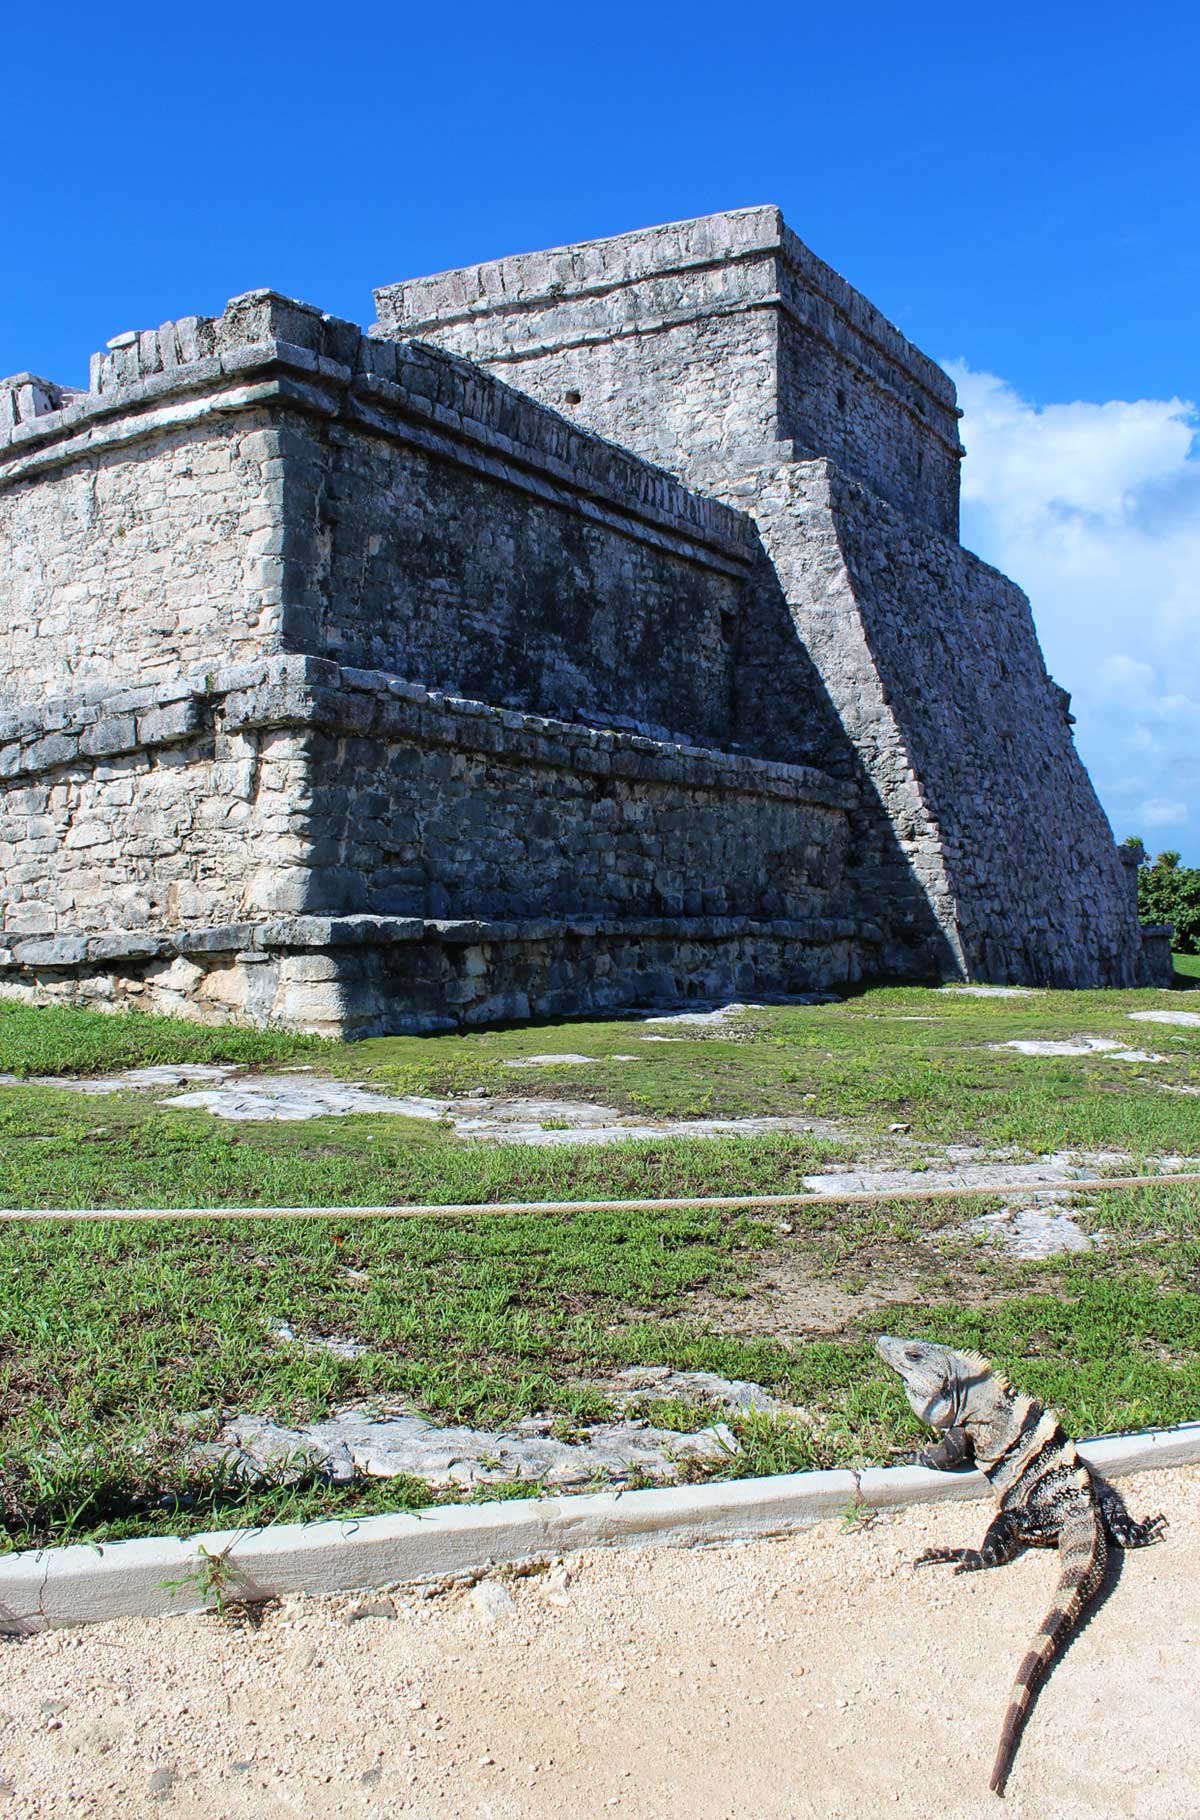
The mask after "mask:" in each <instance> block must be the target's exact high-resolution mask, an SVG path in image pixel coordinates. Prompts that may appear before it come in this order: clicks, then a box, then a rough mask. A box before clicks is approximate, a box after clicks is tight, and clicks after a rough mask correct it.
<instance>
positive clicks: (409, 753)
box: [309, 714, 847, 920]
mask: <svg viewBox="0 0 1200 1820" xmlns="http://www.w3.org/2000/svg"><path fill="white" fill-rule="evenodd" d="M462 731H463V735H464V738H463V741H462V743H456V744H455V745H453V746H449V747H445V746H437V745H426V744H419V743H417V742H416V741H415V740H413V739H412V738H409V739H392V740H390V741H387V742H383V741H380V740H378V739H370V738H357V737H351V738H338V737H336V736H333V735H327V736H324V737H321V738H317V739H314V740H313V741H312V743H311V745H310V747H309V759H310V764H311V777H312V779H313V796H314V811H315V815H314V819H319V822H320V824H321V825H322V826H323V827H324V828H325V829H326V830H327V834H326V837H325V839H324V840H323V841H322V842H321V843H320V846H319V848H318V850H317V855H318V857H319V861H320V872H321V884H322V887H323V888H327V885H328V880H329V878H330V875H331V871H332V874H333V876H336V877H338V878H340V879H342V880H344V881H345V884H346V887H347V891H348V892H349V893H352V901H351V902H348V903H347V905H346V907H347V908H354V909H362V910H371V911H379V912H384V913H388V914H392V915H404V916H414V915H415V916H433V917H444V916H450V915H454V916H480V917H488V916H492V917H523V916H525V917H527V916H540V917H547V916H549V917H556V916H579V915H599V916H618V917H644V916H666V917H672V916H673V917H685V916H693V917H696V916H718V917H725V916H743V917H760V918H767V919H775V918H784V919H789V920H794V919H797V918H801V917H808V916H821V915H829V914H835V915H836V914H839V913H842V912H843V911H844V897H843V894H842V887H843V874H844V866H845V853H846V842H847V818H846V813H845V798H844V797H841V796H839V793H838V791H837V790H836V788H831V787H829V786H828V785H827V784H825V783H824V782H823V781H822V782H820V783H817V782H815V780H812V779H811V778H810V779H809V780H807V781H806V780H804V778H803V776H800V777H797V776H796V775H795V773H794V772H793V773H792V774H791V775H789V768H788V767H783V766H777V767H770V766H760V767H752V766H750V765H746V766H745V767H739V766H737V765H736V763H735V764H732V765H727V764H722V763H720V762H719V761H717V760H715V759H713V758H712V757H711V756H710V755H701V754H696V755H695V756H694V757H693V758H690V759H688V758H683V757H676V756H674V755H672V754H671V753H670V752H669V751H660V752H658V753H654V754H645V753H643V754H635V753H625V754H621V753H619V752H618V753H616V754H613V753H612V752H611V751H608V750H606V749H605V748H604V747H603V746H601V747H595V746H590V745H586V744H584V742H583V741H582V740H581V739H580V738H579V736H578V734H577V733H576V732H575V731H574V730H571V729H567V728H565V727H563V728H559V729H557V730H556V731H555V732H553V733H547V734H546V735H538V736H531V735H529V734H525V735H523V736H514V734H513V733H512V732H511V731H510V730H505V729H503V726H502V724H500V725H497V723H496V722H495V721H492V720H491V719H490V717H488V716H486V715H483V714H480V715H478V717H477V720H476V726H475V728H466V727H464V728H463V730H462ZM472 732H476V733H483V734H484V735H486V737H485V738H483V739H480V740H479V743H478V746H476V747H475V748H474V749H472V745H471V744H470V743H467V741H468V740H469V736H470V734H471V733H472ZM489 746H490V747H491V748H492V749H491V750H488V749H486V748H487V747H489ZM481 748H483V749H481ZM614 758H615V763H614ZM598 759H599V760H602V761H603V762H601V763H599V764H597V760H598ZM814 795H816V796H824V798H825V800H823V801H821V800H812V798H813V796H814Z"/></svg>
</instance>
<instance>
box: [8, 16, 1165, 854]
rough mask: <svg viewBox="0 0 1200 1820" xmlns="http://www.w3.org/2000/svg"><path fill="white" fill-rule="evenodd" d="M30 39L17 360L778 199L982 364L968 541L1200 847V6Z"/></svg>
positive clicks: (1123, 806)
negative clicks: (240, 302)
mask: <svg viewBox="0 0 1200 1820" xmlns="http://www.w3.org/2000/svg"><path fill="white" fill-rule="evenodd" d="M3 42H4V50H5V63H6V67H7V69H8V71H9V80H8V82H7V83H6V96H5V122H6V128H7V131H6V134H5V141H6V150H7V173H8V179H7V186H6V187H7V195H8V201H9V208H8V210H7V212H6V213H7V223H6V227H5V230H4V233H3V236H2V237H0V244H2V245H3V252H0V261H2V263H3V273H2V277H3V282H2V283H0V372H11V371H18V370H22V369H32V370H33V371H36V372H41V373H44V374H46V375H48V376H49V377H51V378H56V379H60V380H64V381H68V382H73V383H80V382H81V381H83V380H84V379H85V376H86V371H87V356H88V354H89V352H90V351H91V350H92V349H93V348H96V347H99V346H101V345H102V344H103V342H104V341H105V340H106V339H107V338H108V337H109V336H110V335H112V334H114V333H116V332H117V331H118V330H120V329H125V328H130V327H143V326H147V325H150V324H154V323H157V322H160V321H162V320H164V319H165V318H167V317H171V316H176V315H180V314H187V313H194V312H208V311H215V310H219V309H220V308H221V306H222V304H223V303H224V301H225V299H226V298H227V297H229V296H232V295H234V294H236V293H237V292H239V291H243V290H246V289H249V288H250V287H251V286H254V285H260V284H271V285H274V286H276V287H277V288H278V289H281V290H284V291H287V292H290V293H291V294H293V295H296V296H300V297H304V298H307V299H308V300H310V301H312V302H315V303H319V304H321V305H322V306H323V307H325V308H326V309H329V310H332V311H335V312H336V313H338V314H340V315H345V316H350V317H353V318H355V319H357V320H360V321H369V320H370V316H371V300H370V292H371V289H372V287H373V286H374V285H376V284H379V283H384V282H387V281H389V280H394V279H398V278H401V277H405V276H407V275H410V274H413V273H417V272H425V271H435V270H438V269H441V268H443V267H446V266H450V265H455V264H461V263H465V262H470V261H473V260H477V259H482V258H486V257H489V256H490V255H493V254H500V253H506V252H512V251H517V250H521V249H524V248H530V247H536V246H544V245H553V244H556V243H560V242H563V241H567V240H578V239H586V238H590V237H592V236H594V235H598V234H609V233H617V232H620V231H622V230H623V229H626V228H632V227H638V226H642V225H645V224H647V223H649V222H654V221H664V220H673V219H678V218H680V217H683V216H687V215H694V214H702V213H705V212H707V211H709V210H712V209H718V208H730V207H736V206H740V205H743V204H748V203H753V202H761V201H774V202H778V203H779V204H780V205H781V206H782V207H783V209H784V212H785V214H786V215H787V218H788V220H789V222H790V224H791V225H792V227H794V228H795V230H796V231H797V233H799V234H800V236H801V238H802V239H804V240H806V241H808V243H809V244H810V245H811V246H812V247H813V248H814V249H815V251H817V252H818V253H819V254H820V255H821V256H822V257H823V258H825V259H827V260H829V261H830V262H831V263H832V264H833V265H835V266H837V267H838V269H839V270H841V271H842V272H844V273H845V275H846V276H847V277H848V278H849V279H850V280H851V282H852V283H854V284H855V285H857V286H858V287H859V288H860V289H862V290H863V291H865V292H866V293H867V295H868V296H869V297H871V298H872V300H873V301H874V302H875V303H877V304H878V305H879V306H880V307H881V308H882V309H883V310H885V311H886V313H887V314H888V315H889V316H891V317H892V318H893V320H895V321H896V322H898V323H899V324H900V326H901V327H902V328H903V329H904V331H905V332H906V333H907V334H908V335H909V336H910V337H911V338H912V339H913V340H914V341H916V342H917V343H918V344H919V345H920V346H922V347H923V348H925V349H926V351H927V352H929V353H930V354H932V355H934V357H935V358H938V359H941V360H944V361H946V362H948V363H955V364H954V366H953V370H954V371H955V374H956V377H957V378H958V379H959V383H960V386H961V388H962V394H963V402H964V406H965V408H966V412H967V415H966V418H965V420H964V440H965V441H966V443H967V447H968V451H969V454H968V462H967V469H966V474H965V476H964V479H965V483H966V486H965V510H964V541H966V542H968V543H969V544H971V546H972V547H973V548H976V549H978V550H979V551H980V553H981V554H983V555H985V556H987V557H988V558H989V560H992V561H995V562H997V563H998V564H999V565H1000V566H1002V567H1004V568H1005V569H1007V570H1008V572H1009V573H1011V574H1012V575H1013V576H1014V577H1015V578H1016V579H1017V580H1018V581H1019V582H1021V583H1022V585H1024V586H1026V587H1028V588H1029V590H1030V592H1031V594H1032V596H1033V600H1034V608H1035V612H1036V615H1037V619H1038V625H1039V630H1040V632H1041V635H1042V639H1043V643H1044V646H1045V648H1046V653H1047V657H1048V660H1049V662H1050V665H1051V668H1052V669H1053V670H1054V671H1055V673H1056V675H1057V676H1058V677H1059V679H1060V680H1061V681H1062V682H1063V683H1064V684H1065V685H1066V686H1067V687H1068V688H1070V689H1072V690H1073V691H1074V693H1075V696H1076V703H1077V711H1078V713H1079V727H1078V739H1079V744H1080V749H1081V751H1082V752H1083V755H1084V757H1085V759H1086V761H1087V762H1088V764H1089V766H1090V767H1091V769H1092V771H1093V775H1094V776H1095V778H1096V781H1097V784H1098V786H1099V788H1100V791H1101V795H1102V798H1103V800H1104V802H1105V806H1106V807H1107V808H1108V810H1109V813H1110V816H1111V818H1112V819H1113V822H1114V826H1115V828H1116V832H1117V834H1118V836H1121V835H1123V834H1124V833H1126V832H1129V831H1131V830H1136V831H1140V832H1143V833H1144V834H1145V837H1146V839H1147V841H1148V843H1150V844H1151V845H1153V846H1156V847H1157V846H1165V845H1171V846H1176V847H1180V848H1182V849H1183V850H1184V852H1185V855H1186V856H1187V857H1189V858H1191V859H1192V860H1193V861H1194V862H1196V863H1200V754H1198V748H1200V598H1198V590H1200V582H1197V580H1196V579H1194V578H1195V577H1197V576H1200V484H1198V476H1200V461H1198V460H1197V457H1196V453H1195V443H1194V431H1195V428H1196V422H1195V416H1194V413H1192V412H1190V410H1189V401H1194V400H1197V399H1200V338H1198V337H1197V336H1196V333H1195V326H1196V297H1197V293H1198V291H1200V234H1198V231H1197V229H1198V213H1200V211H1198V208H1197V194H1198V185H1197V180H1196V171H1197V169H1198V168H1200V127H1198V124H1197V121H1198V114H1197V107H1196V77H1197V71H1198V69H1200V9H1197V8H1196V7H1195V6H1194V5H1187V6H1185V5H1184V4H1177V3H1175V0H1168V3H1167V4H1159V5H1154V4H1151V5H1150V6H1148V7H1146V8H1143V9H1141V11H1140V12H1139V13H1135V11H1134V10H1133V9H1130V8H1129V7H1128V6H1127V5H1121V6H1116V5H1111V4H1108V3H1106V0H1094V3H1093V4H1089V5H1087V6H1084V5H1077V4H1063V5H1055V4H1053V3H1051V4H1045V3H1043V4H1042V5H1039V6H1037V7H1023V6H1020V5H1015V6H1009V7H1006V8H1004V9H1003V10H1002V9H999V8H993V7H984V8H978V7H977V8H968V7H963V6H962V5H961V4H956V5H955V6H953V7H951V6H949V5H922V6H918V7H916V8H912V7H910V8H902V7H897V6H896V5H895V4H894V3H893V4H889V5H886V6H883V5H876V4H873V3H871V0H867V3H865V4H860V5H857V6H855V7H853V8H846V9H829V8H804V7H799V6H797V5H795V3H794V0H792V3H791V4H788V5H774V4H767V5H759V6H757V7H754V6H751V7H743V8H740V9H739V8H734V7H730V6H728V5H723V6H720V7H717V6H714V5H709V4H704V3H699V4H697V3H693V4H689V5H682V4H675V3H674V0H670V3H668V4H661V3H660V4H655V3H654V0H649V3H646V0H643V4H641V5H638V6H634V5H631V4H628V3H627V0H610V3H609V4H606V5H605V6H603V7H599V6H594V5H591V4H588V3H587V0H584V3H583V4H581V5H577V6H576V7H574V8H570V7H567V6H563V5H561V4H555V5H544V4H535V5H525V6H520V5H518V6H509V7H503V8H502V7H499V6H494V5H493V6H482V5H477V4H473V3H471V0H465V3H460V4H459V5H457V6H455V7H454V8H447V9H445V10H444V11H442V12H438V10H437V9H434V8H428V7H422V8H420V9H415V8H413V9H410V8H406V7H403V6H401V7H398V8H392V9H389V10H387V11H386V12H383V13H380V12H378V11H356V12H355V13H353V14H345V15H338V14H336V13H335V12H333V11H332V10H331V9H330V8H329V7H328V6H327V5H325V6H322V7H320V8H317V7H316V6H313V5H310V4H308V0H294V3H293V4H292V5H291V6H290V7H289V8H287V9H281V10H278V11H272V12H270V13H267V14H263V13H261V12H251V11H250V10H249V9H245V8H243V7H241V6H239V7H236V8H235V7H232V6H227V5H222V4H219V3H214V4H211V5H210V6H208V7H207V8H205V9H201V10H199V11H197V10H196V9H190V10H189V9H186V8H164V7H158V8H148V9H141V10H135V11H134V12H133V13H130V14H121V13H119V12H113V11H112V10H111V8H99V7H97V6H95V5H91V6H84V5H79V4H59V5H55V4H53V3H50V4H44V5H43V6H42V7H41V8H39V9H34V8H30V7H21V8H19V9H16V8H10V9H9V11H8V14H7V16H6V20H5V25H4V29H3ZM1089 407H1092V408H1091V409H1089ZM1096 407H1104V409H1103V410H1099V409H1097V408H1096Z"/></svg>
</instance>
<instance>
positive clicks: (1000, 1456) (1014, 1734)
mask: <svg viewBox="0 0 1200 1820" xmlns="http://www.w3.org/2000/svg"><path fill="white" fill-rule="evenodd" d="M876 1350H877V1351H878V1353H879V1356H880V1358H882V1359H883V1360H884V1362H885V1364H888V1365H890V1366H891V1367H892V1369H893V1371H898V1372H899V1374H900V1376H901V1378H902V1379H903V1380H904V1388H905V1391H906V1393H907V1395H908V1400H909V1402H910V1404H911V1405H912V1407H913V1409H914V1410H915V1412H916V1414H917V1415H918V1416H919V1417H920V1418H921V1420H922V1421H923V1422H928V1423H929V1424H930V1426H931V1427H933V1428H940V1429H944V1430H945V1433H944V1435H943V1438H942V1440H941V1441H939V1442H938V1444H937V1445H936V1446H935V1447H930V1448H927V1449H926V1451H925V1452H924V1453H923V1454H921V1455H920V1456H919V1458H920V1463H921V1465H922V1466H932V1467H935V1468H937V1469H938V1470H939V1471H948V1470H950V1469H951V1468H953V1467H955V1466H962V1465H968V1464H970V1463H971V1462H972V1461H973V1462H974V1464H975V1465H976V1466H977V1467H978V1468H979V1470H980V1471H981V1472H982V1473H983V1474H984V1475H985V1476H986V1478H987V1480H988V1482H989V1483H990V1485H991V1487H992V1490H993V1491H994V1492H995V1493H996V1494H997V1496H998V1498H999V1504H1000V1507H999V1509H998V1510H997V1512H996V1514H995V1516H994V1517H993V1518H992V1520H991V1522H990V1523H989V1524H988V1528H987V1534H986V1535H985V1536H984V1538H983V1542H982V1544H981V1545H980V1547H979V1548H978V1549H974V1548H931V1549H927V1550H926V1552H925V1553H924V1554H923V1555H921V1556H920V1557H919V1559H918V1561H917V1563H916V1565H917V1566H918V1567H923V1566H927V1565H932V1564H934V1563H936V1562H953V1563H954V1571H955V1573H956V1574H968V1573H974V1572H975V1571H976V1570H977V1569H978V1568H981V1567H1002V1566H1004V1564H1005V1563H1006V1562H1008V1561H1011V1560H1012V1559H1013V1558H1014V1556H1016V1555H1018V1554H1019V1553H1020V1552H1021V1550H1022V1549H1023V1548H1028V1547H1034V1548H1052V1547H1054V1545H1055V1544H1057V1546H1058V1551H1059V1556H1060V1558H1061V1563H1062V1571H1061V1573H1060V1575H1059V1581H1058V1585H1057V1587H1056V1588H1055V1593H1054V1602H1053V1604H1052V1605H1051V1607H1050V1610H1049V1611H1048V1612H1047V1613H1046V1616H1045V1618H1044V1619H1043V1620H1042V1626H1041V1629H1040V1630H1039V1631H1038V1633H1037V1635H1036V1637H1035V1638H1034V1640H1033V1643H1032V1645H1031V1646H1030V1649H1029V1651H1028V1653H1027V1654H1026V1656H1025V1658H1024V1660H1023V1661H1022V1663H1021V1666H1020V1668H1019V1669H1018V1670H1017V1677H1016V1680H1015V1681H1014V1683H1013V1690H1012V1698H1011V1701H1010V1704H1009V1708H1008V1712H1007V1713H1006V1714H1005V1718H1004V1729H1003V1731H1002V1732H1001V1734H1000V1748H999V1751H998V1752H997V1754H996V1763H995V1767H994V1769H993V1770H992V1776H991V1782H990V1784H989V1786H990V1788H991V1789H992V1792H993V1793H994V1794H997V1795H1002V1794H1003V1793H1004V1784H1005V1782H1006V1781H1007V1779H1008V1773H1009V1770H1010V1769H1011V1768H1012V1761H1013V1757H1014V1756H1015V1754H1016V1749H1017V1744H1018V1741H1019V1740H1020V1736H1021V1730H1022V1728H1023V1726H1024V1724H1025V1719H1026V1717H1027V1715H1028V1712H1029V1708H1030V1706H1031V1705H1032V1703H1033V1700H1034V1696H1035V1694H1036V1692H1037V1688H1038V1685H1039V1684H1040V1682H1041V1681H1042V1679H1043V1677H1044V1676H1045V1674H1046V1673H1047V1671H1048V1670H1049V1668H1050V1665H1051V1663H1052V1662H1053V1661H1054V1658H1055V1655H1056V1654H1057V1653H1058V1651H1059V1649H1060V1648H1061V1646H1062V1645H1063V1643H1064V1642H1065V1640H1066V1637H1067V1634H1068V1633H1069V1631H1070V1630H1071V1628H1072V1626H1073V1625H1074V1624H1075V1623H1076V1621H1077V1620H1078V1618H1079V1615H1080V1613H1081V1612H1082V1610H1083V1608H1084V1607H1085V1606H1086V1605H1087V1603H1088V1601H1089V1600H1090V1599H1092V1598H1093V1597H1094V1595H1095V1593H1096V1592H1097V1590H1098V1588H1099V1586H1100V1582H1101V1581H1102V1579H1103V1578H1104V1566H1105V1561H1106V1559H1107V1556H1108V1541H1109V1539H1111V1540H1112V1541H1114V1542H1116V1543H1117V1544H1118V1546H1119V1547H1121V1548H1144V1547H1145V1546H1146V1545H1147V1544H1148V1543H1150V1542H1156V1541H1157V1540H1158V1538H1159V1536H1160V1535H1161V1534H1162V1532H1163V1530H1164V1529H1165V1527H1166V1518H1165V1517H1162V1516H1157V1517H1151V1518H1149V1519H1148V1521H1146V1522H1145V1523H1135V1522H1134V1521H1133V1519H1132V1518H1131V1517H1130V1515H1129V1513H1128V1511H1127V1510H1126V1509H1125V1505H1124V1503H1123V1502H1122V1500H1121V1498H1120V1497H1119V1496H1118V1494H1117V1493H1116V1492H1115V1491H1114V1490H1113V1488H1112V1486H1111V1485H1106V1484H1105V1483H1104V1481H1103V1480H1101V1479H1097V1478H1095V1477H1094V1475H1093V1474H1092V1472H1091V1469H1090V1468H1089V1467H1088V1466H1086V1465H1085V1464H1084V1462H1083V1461H1082V1460H1081V1459H1080V1458H1079V1455H1078V1454H1077V1453H1076V1451H1075V1444H1074V1442H1073V1441H1069V1440H1068V1439H1067V1437H1066V1435H1064V1433H1063V1431H1062V1427H1061V1425H1060V1423H1059V1420H1058V1417H1057V1415H1056V1414H1055V1413H1054V1411H1053V1410H1052V1409H1043V1408H1042V1405H1041V1404H1040V1403H1039V1402H1037V1401H1036V1400H1035V1399H1034V1398H1033V1397H1027V1396H1023V1395H1022V1394H1021V1392H1020V1391H1016V1390H1013V1389H1012V1388H1011V1386H1010V1385H1009V1384H1008V1382H1007V1380H1006V1379H1005V1378H1003V1377H1001V1375H1000V1373H999V1372H998V1371H993V1370H992V1367H991V1366H990V1365H989V1364H988V1362H987V1360H986V1359H983V1358H981V1357H980V1356H979V1354H978V1353H977V1352H952V1351H950V1350H949V1348H948V1347H945V1346H934V1345H931V1344H929V1343H928V1342H926V1341H924V1340H896V1339H892V1338H890V1337H889V1336H888V1335H886V1334H885V1335H882V1336H881V1337H880V1339H879V1340H878V1341H877V1342H876Z"/></svg>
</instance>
